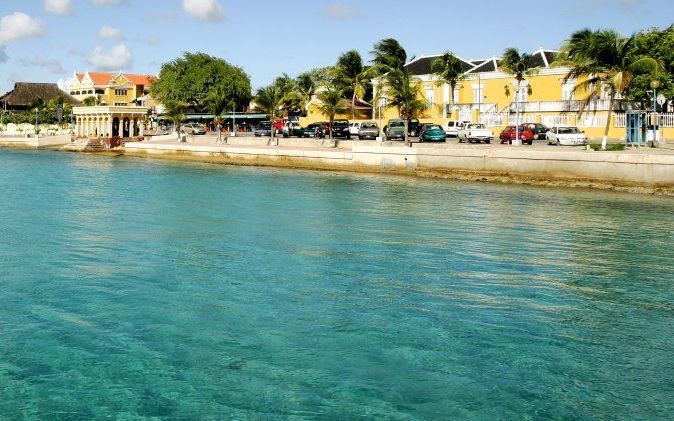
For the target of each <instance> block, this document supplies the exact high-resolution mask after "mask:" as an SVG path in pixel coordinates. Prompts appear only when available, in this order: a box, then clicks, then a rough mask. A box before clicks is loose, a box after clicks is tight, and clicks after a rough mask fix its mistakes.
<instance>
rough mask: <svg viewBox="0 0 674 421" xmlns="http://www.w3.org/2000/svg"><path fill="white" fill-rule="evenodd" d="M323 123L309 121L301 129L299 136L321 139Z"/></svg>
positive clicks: (323, 132) (323, 128)
mask: <svg viewBox="0 0 674 421" xmlns="http://www.w3.org/2000/svg"><path fill="white" fill-rule="evenodd" d="M325 133H326V132H325V123H311V124H309V125H308V126H307V127H305V128H303V129H302V135H301V136H300V137H314V138H317V139H322V138H324V137H325Z"/></svg>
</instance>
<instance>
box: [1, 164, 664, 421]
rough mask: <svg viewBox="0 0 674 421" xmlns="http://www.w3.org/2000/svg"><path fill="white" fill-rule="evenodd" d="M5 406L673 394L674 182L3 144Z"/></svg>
mask: <svg viewBox="0 0 674 421" xmlns="http://www.w3.org/2000/svg"><path fill="white" fill-rule="evenodd" d="M0 201H1V202H0V203H1V206H0V221H1V222H2V223H1V224H0V418H8V419H21V418H28V419H30V418H56V419H77V418H85V419H90V418H103V417H114V416H116V417H118V418H120V419H125V418H126V419H134V418H136V417H139V416H140V417H152V416H154V417H161V418H167V419H204V418H205V419H222V418H272V419H273V418H278V419H284V418H302V417H306V418H331V419H334V418H340V419H343V418H353V417H376V418H380V419H420V418H457V417H462V418H479V419H493V418H497V417H499V418H503V419H508V418H557V419H560V418H585V419H592V418H614V417H622V418H631V419H652V418H667V417H671V416H672V414H673V411H674V358H673V357H672V356H673V355H674V335H673V332H674V328H673V327H674V318H673V316H674V265H673V262H674V247H673V246H674V234H673V232H674V229H673V228H674V222H672V221H673V218H674V201H672V200H671V199H657V198H651V197H645V196H629V195H618V194H604V193H599V192H590V191H579V190H553V189H537V188H522V187H512V186H500V185H490V184H473V183H459V182H446V181H433V180H421V179H411V178H388V177H375V176H361V175H349V174H335V173H312V172H304V171H286V170H275V169H256V168H236V167H225V166H214V165H201V164H177V163H167V162H160V161H151V160H147V161H146V160H136V159H127V158H105V157H92V156H86V155H81V154H62V153H54V152H24V151H18V152H17V151H0Z"/></svg>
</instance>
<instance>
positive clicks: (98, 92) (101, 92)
mask: <svg viewBox="0 0 674 421" xmlns="http://www.w3.org/2000/svg"><path fill="white" fill-rule="evenodd" d="M96 93H97V94H99V95H104V94H105V90H103V89H96Z"/></svg>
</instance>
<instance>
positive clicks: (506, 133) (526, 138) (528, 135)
mask: <svg viewBox="0 0 674 421" xmlns="http://www.w3.org/2000/svg"><path fill="white" fill-rule="evenodd" d="M519 134H520V140H521V141H522V143H526V144H528V145H533V144H534V132H533V130H531V128H529V127H528V126H527V125H525V124H521V125H520V133H519ZM516 136H517V131H516V130H515V126H507V127H506V128H505V129H503V131H502V132H501V134H500V135H499V136H498V138H499V139H501V143H513V140H515V137H516Z"/></svg>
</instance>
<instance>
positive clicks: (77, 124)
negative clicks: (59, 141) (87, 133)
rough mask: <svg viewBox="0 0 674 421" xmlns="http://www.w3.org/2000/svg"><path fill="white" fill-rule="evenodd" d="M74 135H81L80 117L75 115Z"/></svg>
mask: <svg viewBox="0 0 674 421" xmlns="http://www.w3.org/2000/svg"><path fill="white" fill-rule="evenodd" d="M75 135H76V137H78V138H80V137H82V117H75Z"/></svg>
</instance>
